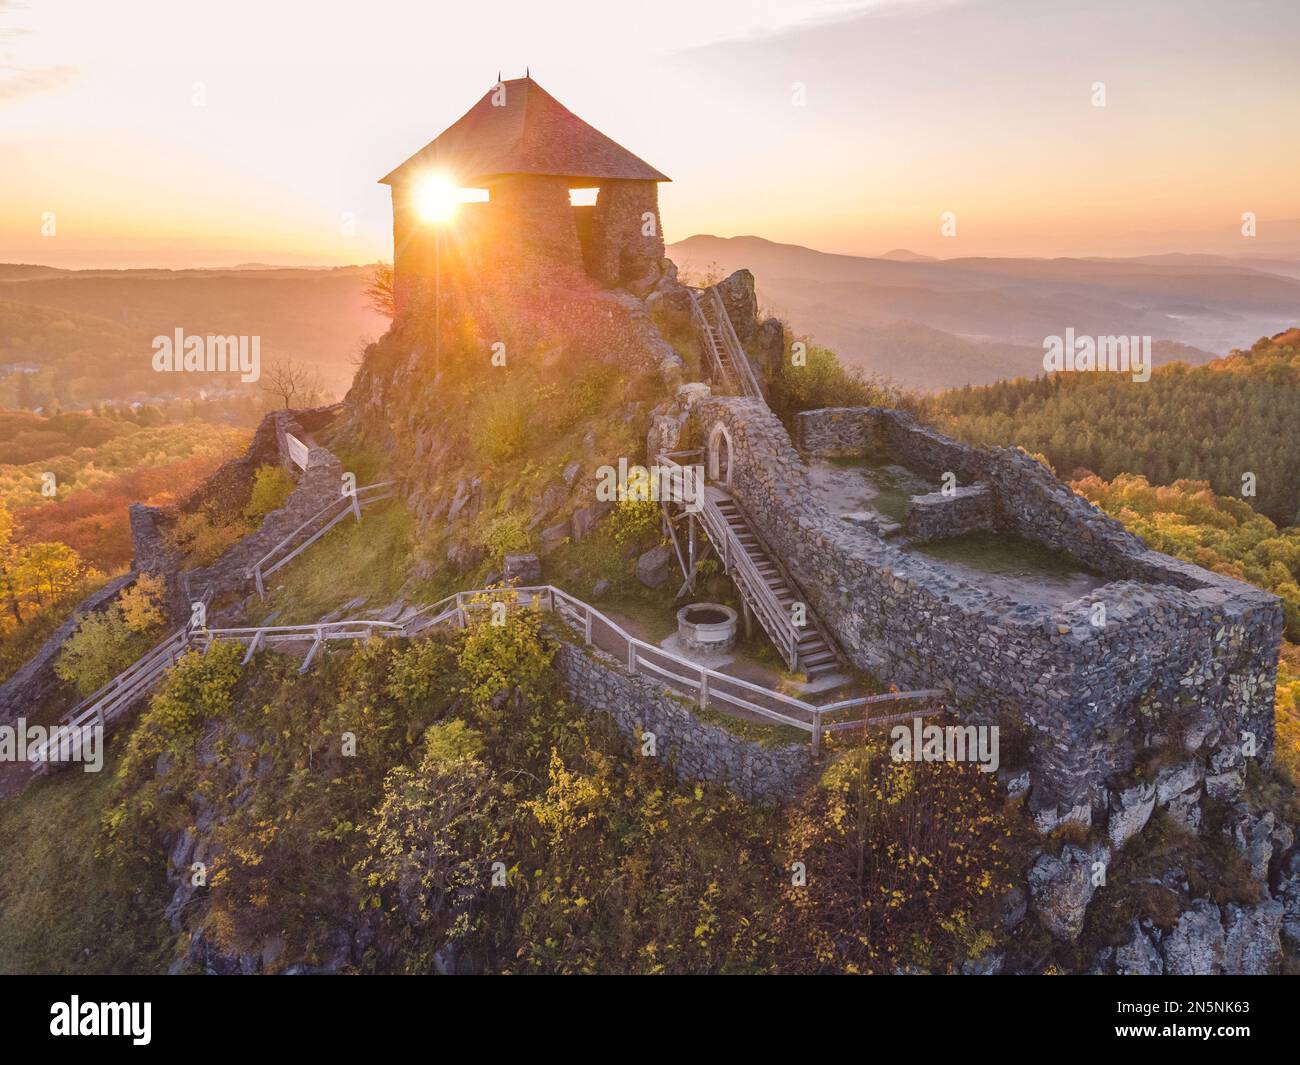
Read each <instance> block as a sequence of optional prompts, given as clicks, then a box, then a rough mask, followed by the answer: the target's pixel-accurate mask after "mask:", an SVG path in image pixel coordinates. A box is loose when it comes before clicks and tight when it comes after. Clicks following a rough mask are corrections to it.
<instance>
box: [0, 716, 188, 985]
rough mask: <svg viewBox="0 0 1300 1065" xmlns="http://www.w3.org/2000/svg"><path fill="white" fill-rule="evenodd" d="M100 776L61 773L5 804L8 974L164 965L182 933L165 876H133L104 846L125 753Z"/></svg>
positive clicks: (2, 933)
mask: <svg viewBox="0 0 1300 1065" xmlns="http://www.w3.org/2000/svg"><path fill="white" fill-rule="evenodd" d="M125 735H126V734H125V733H120V734H119V736H118V739H117V742H115V743H113V744H111V745H110V750H109V752H108V756H107V757H106V758H105V762H104V768H103V771H102V772H99V773H85V772H82V771H80V770H78V769H72V770H68V771H65V772H60V773H55V774H53V775H51V776H50V777H47V778H45V779H43V780H40V781H37V782H36V783H34V784H32V785H31V786H30V787H29V788H28V789H27V790H26V791H25V792H24V793H23V794H22V795H21V796H19V797H17V798H14V799H9V800H6V801H5V802H3V803H0V870H2V871H3V872H2V873H0V972H4V973H18V972H21V973H119V972H141V973H145V972H159V971H161V970H164V969H165V968H166V966H167V964H168V962H169V961H170V960H171V946H172V941H173V938H174V935H173V933H172V931H171V929H170V928H169V927H168V926H167V924H166V923H165V922H164V920H163V918H162V913H163V907H164V906H166V904H167V900H168V899H169V898H170V897H171V892H170V890H169V889H168V887H167V885H166V882H165V881H164V879H163V877H162V875H161V873H159V875H158V876H157V878H156V879H152V880H150V881H148V882H140V881H139V880H134V879H133V880H127V879H125V878H124V877H123V876H122V875H121V874H119V873H118V872H117V871H116V870H115V869H114V868H113V866H111V865H110V864H109V862H108V861H107V859H105V858H102V857H99V856H98V855H97V851H98V849H99V847H100V845H101V843H102V840H103V836H102V832H101V828H100V817H101V815H102V814H103V812H104V810H105V809H106V807H107V806H108V803H109V798H110V796H111V795H112V792H113V778H114V770H115V767H116V764H117V757H116V754H117V751H119V750H120V749H121V746H122V742H123V739H124V737H125Z"/></svg>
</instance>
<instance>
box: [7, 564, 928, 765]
mask: <svg viewBox="0 0 1300 1065" xmlns="http://www.w3.org/2000/svg"><path fill="white" fill-rule="evenodd" d="M498 602H500V603H505V604H507V609H508V605H509V604H510V603H513V604H515V605H516V606H517V607H518V606H532V605H534V604H536V606H537V607H539V608H540V609H543V610H547V611H549V612H553V613H555V614H556V615H558V616H559V617H560V618H561V619H562V620H563V621H564V622H565V623H566V624H568V625H569V626H570V627H571V628H572V629H574V630H575V631H576V632H577V633H578V634H580V635H581V637H582V640H583V643H584V644H586V645H587V646H596V647H598V648H600V649H603V650H606V651H608V652H610V653H612V654H615V655H616V657H617V658H618V660H619V661H620V662H623V663H625V664H626V667H627V670H628V672H629V673H633V674H640V675H646V676H649V677H652V678H654V679H655V680H657V681H658V682H660V683H662V684H664V685H665V686H666V687H668V688H669V689H672V690H675V691H677V692H679V693H681V694H684V695H687V696H689V697H690V698H692V699H693V700H694V701H695V703H696V704H697V705H698V706H699V707H700V708H701V709H708V708H718V709H721V710H722V711H723V712H729V711H735V710H740V711H744V712H748V713H751V714H756V715H758V716H759V717H761V718H765V719H767V720H769V721H774V722H776V723H778V724H782V725H788V726H790V727H791V728H795V729H798V730H800V731H803V732H807V733H809V735H810V737H811V743H812V751H813V754H814V755H816V754H817V753H819V751H820V749H821V738H822V734H823V733H826V732H839V731H845V730H848V729H864V728H874V727H876V726H877V725H885V724H893V723H894V722H897V721H904V720H909V719H911V718H913V717H926V716H929V715H930V714H934V713H938V712H940V711H941V710H942V709H943V708H942V706H941V705H939V704H938V703H937V702H936V700H938V699H940V698H941V697H942V696H943V692H942V691H941V690H940V689H937V688H927V689H924V690H921V691H909V692H887V693H885V694H882V695H869V696H861V697H858V698H853V699H844V700H841V701H840V702H837V703H830V704H823V705H818V704H816V703H810V702H806V701H804V700H802V699H796V698H794V697H793V696H790V695H786V694H785V693H784V692H779V691H775V690H773V689H771V688H765V687H763V686H762V685H760V684H754V683H751V682H750V681H747V680H742V679H741V678H739V677H733V676H731V675H730V674H728V673H722V672H720V671H718V670H716V669H710V668H708V667H707V666H702V665H700V664H699V663H698V662H692V661H691V660H690V659H688V658H684V657H683V656H681V655H678V654H674V653H673V652H671V651H667V650H665V649H664V648H662V647H658V646H656V645H655V644H652V643H649V642H647V641H645V640H642V639H639V638H638V637H636V636H633V635H632V634H631V633H629V632H627V631H626V630H624V629H623V627H622V626H620V625H618V624H617V623H616V622H614V621H612V620H611V619H610V618H609V617H607V616H606V615H605V614H602V613H601V612H600V611H599V610H597V609H596V608H595V607H593V606H591V605H590V604H588V603H584V602H583V601H582V600H581V599H578V598H576V597H575V596H572V595H569V594H568V593H567V592H565V591H564V590H563V589H561V588H556V587H555V586H554V585H550V584H543V585H532V586H526V587H520V588H510V587H495V588H477V589H473V590H470V591H462V592H456V593H455V594H454V595H449V596H447V597H446V598H445V599H440V600H439V601H438V602H436V603H432V604H430V605H429V606H426V607H423V608H421V609H420V610H418V611H417V612H415V613H414V614H412V615H411V616H410V617H409V618H407V619H406V620H405V621H404V622H402V623H400V624H399V623H397V622H392V621H367V620H361V619H355V618H344V619H342V620H340V621H328V622H314V623H310V624H305V625H261V626H249V627H243V628H222V629H191V628H190V627H189V626H188V625H187V626H185V627H183V628H180V629H177V630H176V631H175V632H173V633H172V634H171V635H170V636H168V637H167V638H166V639H165V640H163V641H162V642H161V643H159V644H158V645H157V646H156V647H154V648H153V649H152V650H150V651H149V652H147V653H146V654H144V655H142V656H141V657H140V658H139V659H138V660H136V661H135V662H133V663H132V664H131V665H130V666H128V667H127V668H126V669H125V670H123V671H122V672H121V673H120V674H118V676H116V677H114V678H113V679H112V680H111V681H109V682H108V684H106V685H104V687H102V688H101V689H100V690H99V691H97V692H95V693H94V694H93V695H91V696H88V697H87V698H86V699H85V700H83V701H82V702H81V703H79V704H78V705H77V706H76V707H74V708H73V710H72V711H70V712H69V713H68V714H67V715H65V716H64V718H63V719H62V720H61V722H60V727H61V728H62V729H64V730H73V731H74V732H75V735H76V736H77V737H79V736H80V730H81V729H82V728H84V727H87V726H89V727H95V726H98V727H100V728H106V727H107V726H108V725H109V724H110V723H112V721H113V720H114V719H115V718H116V717H118V716H119V715H121V714H122V713H123V712H124V711H125V710H126V709H127V708H129V707H130V706H131V704H132V703H134V702H136V700H138V699H139V698H140V697H141V696H142V695H144V694H145V693H146V692H148V691H149V689H151V688H152V687H153V686H154V685H155V684H156V683H157V682H158V681H159V680H161V679H162V677H163V675H164V674H166V672H167V671H168V670H169V669H170V668H171V667H172V666H174V665H175V664H176V662H177V661H179V659H180V657H181V655H183V654H184V653H185V652H186V651H188V650H190V649H191V648H194V649H200V648H201V649H202V651H203V653H204V654H206V653H207V652H208V651H209V650H210V649H211V648H212V647H213V646H214V645H215V644H217V643H220V642H222V641H230V642H235V643H239V644H242V645H244V646H246V647H247V650H246V652H245V654H244V657H243V664H247V663H248V662H249V661H250V660H251V659H252V657H253V655H254V654H256V653H257V651H258V650H259V649H261V648H263V647H268V648H269V647H272V646H275V645H276V644H287V643H303V642H306V641H308V640H310V641H311V647H310V649H309V650H308V652H307V655H306V657H305V658H304V659H303V663H302V665H301V666H300V667H299V669H298V672H299V673H305V672H306V671H307V670H308V669H309V668H310V667H311V664H312V662H313V661H314V660H315V658H316V655H317V654H318V653H319V652H320V650H321V648H322V647H323V646H324V645H325V643H326V642H327V641H330V640H362V639H369V638H370V637H372V636H378V637H383V638H392V637H409V636H414V635H416V634H418V633H420V632H424V631H425V630H427V629H429V628H432V627H434V626H436V625H442V624H447V623H448V622H453V623H454V624H456V625H457V626H458V627H460V628H464V627H466V626H467V625H468V624H469V618H470V615H471V613H473V612H477V611H480V610H490V609H491V608H492V606H493V604H494V603H498ZM602 637H603V640H602ZM611 645H612V646H611ZM906 702H924V703H928V704H930V705H928V706H924V707H921V708H919V709H917V710H911V711H908V712H906V713H902V714H893V715H888V716H883V717H881V716H877V717H871V716H869V715H868V716H864V717H862V718H858V719H854V720H849V721H827V720H825V719H826V718H827V717H828V716H830V715H842V714H846V713H848V712H850V711H854V710H866V709H867V708H869V707H872V706H878V705H887V704H897V703H906ZM53 742H55V740H54V739H53V738H51V739H50V740H47V741H46V743H44V744H41V745H38V746H37V747H35V748H34V752H37V753H38V754H39V757H37V756H36V755H35V754H34V756H33V758H32V762H33V765H32V771H33V772H37V773H40V772H44V771H45V770H46V769H47V768H48V767H49V762H48V761H47V760H46V758H45V754H46V751H47V748H48V747H49V745H50V744H51V743H53ZM77 743H78V744H79V739H78V740H77Z"/></svg>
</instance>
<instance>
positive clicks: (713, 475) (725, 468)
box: [708, 422, 733, 488]
mask: <svg viewBox="0 0 1300 1065" xmlns="http://www.w3.org/2000/svg"><path fill="white" fill-rule="evenodd" d="M732 462H733V451H732V447H731V433H730V432H728V430H727V427H726V426H725V425H723V424H722V422H717V423H716V424H715V425H714V426H713V429H712V430H710V432H709V447H708V463H709V465H708V471H709V480H710V481H713V482H714V483H715V484H721V485H723V486H725V487H727V488H730V487H731V467H732Z"/></svg>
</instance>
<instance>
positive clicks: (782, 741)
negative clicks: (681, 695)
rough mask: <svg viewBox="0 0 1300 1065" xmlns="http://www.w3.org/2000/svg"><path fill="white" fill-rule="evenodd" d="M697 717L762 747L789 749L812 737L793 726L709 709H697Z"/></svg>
mask: <svg viewBox="0 0 1300 1065" xmlns="http://www.w3.org/2000/svg"><path fill="white" fill-rule="evenodd" d="M694 713H695V716H696V717H698V718H699V719H700V720H701V721H707V722H708V723H709V724H710V725H717V726H718V727H719V728H722V729H726V730H727V731H728V732H730V733H731V734H732V735H733V736H739V737H740V738H741V739H742V740H752V741H753V742H755V743H757V744H758V745H759V746H760V747H788V746H790V744H792V743H809V742H810V741H811V740H812V735H811V734H810V733H808V732H805V731H804V730H803V729H801V728H795V727H794V726H793V725H778V724H775V723H772V724H768V723H767V722H765V721H750V720H749V719H748V718H744V717H732V716H731V715H730V714H728V713H724V712H723V711H721V710H715V709H714V708H713V707H711V706H710V707H708V708H706V709H704V710H701V709H699V708H698V707H696V709H695V711H694Z"/></svg>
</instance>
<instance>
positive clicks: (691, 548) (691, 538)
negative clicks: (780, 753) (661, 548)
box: [686, 482, 702, 592]
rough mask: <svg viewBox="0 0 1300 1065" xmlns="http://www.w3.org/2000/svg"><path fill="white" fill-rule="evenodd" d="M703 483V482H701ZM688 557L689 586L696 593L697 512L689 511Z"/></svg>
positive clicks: (687, 516) (687, 531) (687, 529)
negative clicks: (689, 570) (689, 567)
mask: <svg viewBox="0 0 1300 1065" xmlns="http://www.w3.org/2000/svg"><path fill="white" fill-rule="evenodd" d="M701 483H702V482H701ZM686 518H687V526H686V555H687V558H688V560H689V562H690V566H691V572H690V574H689V579H688V580H687V582H686V583H687V586H688V587H689V588H690V589H691V591H692V592H694V591H695V512H694V511H690V510H688V511H687V512H686Z"/></svg>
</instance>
